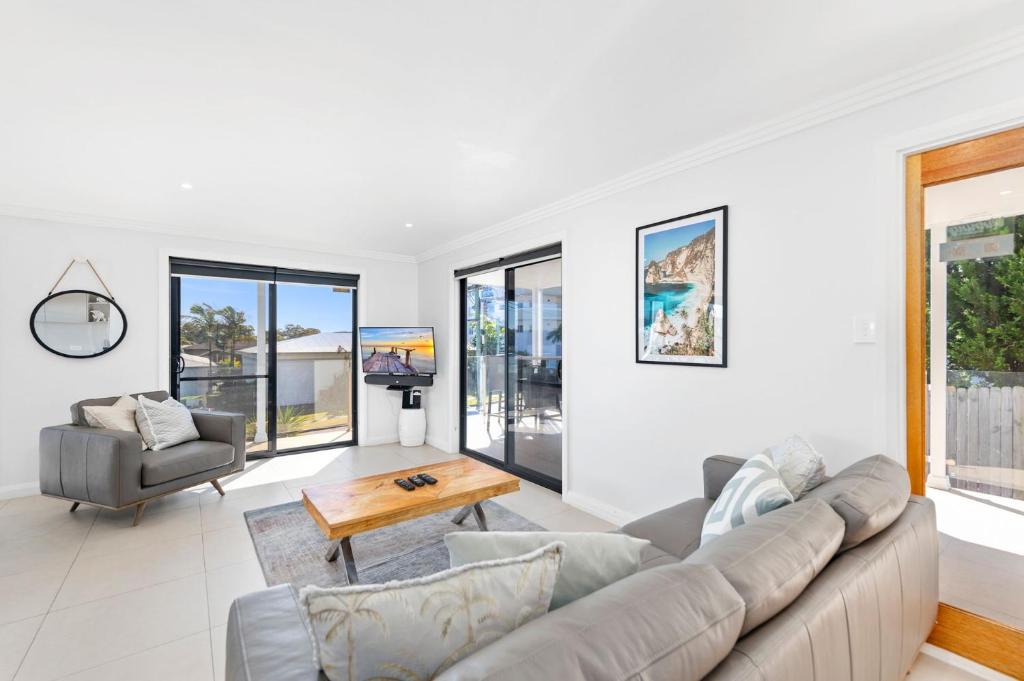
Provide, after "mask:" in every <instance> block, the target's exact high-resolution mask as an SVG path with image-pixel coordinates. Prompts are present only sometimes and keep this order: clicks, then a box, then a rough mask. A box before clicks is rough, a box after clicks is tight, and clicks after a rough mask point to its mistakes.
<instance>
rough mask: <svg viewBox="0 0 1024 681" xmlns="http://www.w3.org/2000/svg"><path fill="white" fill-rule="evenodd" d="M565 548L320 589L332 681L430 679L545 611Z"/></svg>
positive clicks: (312, 605) (322, 634)
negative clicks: (417, 575)
mask: <svg viewBox="0 0 1024 681" xmlns="http://www.w3.org/2000/svg"><path fill="white" fill-rule="evenodd" d="M564 547H565V545H564V544H561V543H559V542H553V543H551V544H548V545H547V546H544V547H541V548H539V549H537V550H536V551H531V552H530V553H527V554H525V555H522V556H516V557H515V558H506V559H503V560H493V561H486V562H483V563H473V564H471V565H463V566H462V567H457V568H452V569H451V570H445V571H444V572H438V573H437V574H434V575H430V576H429V577H422V578H420V579H410V580H405V581H400V582H388V583H386V584H367V585H365V586H364V585H358V586H344V587H335V588H331V589H321V588H320V587H316V586H307V587H306V588H304V589H302V591H300V592H299V600H300V602H301V603H302V604H303V606H305V607H306V609H307V610H308V612H309V619H310V622H311V624H312V626H313V635H314V637H315V639H316V643H317V647H318V649H319V655H320V666H321V668H322V669H323V670H324V674H326V675H327V678H328V679H330V681H347V680H348V679H372V678H376V679H433V678H435V677H437V675H438V674H440V673H441V672H442V671H444V670H445V669H447V668H448V667H450V666H452V665H453V664H455V663H456V662H458V661H459V660H461V659H462V658H464V657H467V656H468V655H470V654H472V653H473V652H474V651H476V650H478V649H480V648H483V647H484V646H486V645H487V644H489V643H491V642H493V641H496V640H498V639H499V638H501V637H502V636H504V635H505V634H507V633H509V632H510V631H512V630H514V629H516V628H517V627H520V626H522V625H524V624H526V623H527V622H529V621H530V620H532V619H535V618H537V617H540V616H541V615H543V614H545V613H546V612H547V611H548V606H549V605H550V603H551V595H552V594H553V593H554V590H555V579H556V577H557V576H558V568H559V566H560V565H561V563H562V555H563V551H564Z"/></svg>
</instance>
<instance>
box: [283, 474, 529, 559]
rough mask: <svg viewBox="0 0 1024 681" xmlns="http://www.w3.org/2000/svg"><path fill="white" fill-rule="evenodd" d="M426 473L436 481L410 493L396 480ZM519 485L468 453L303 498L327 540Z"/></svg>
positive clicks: (321, 488) (312, 491) (323, 488)
mask: <svg viewBox="0 0 1024 681" xmlns="http://www.w3.org/2000/svg"><path fill="white" fill-rule="evenodd" d="M415 473H427V474H428V475H432V476H434V477H435V478H437V484H436V485H424V486H423V487H417V488H416V489H415V491H412V492H407V491H405V490H404V489H402V488H401V487H399V486H398V485H396V484H395V483H394V480H395V478H407V477H409V476H410V475H413V474H415ZM518 490H519V478H517V477H516V476H514V475H511V474H509V473H506V472H504V471H501V470H498V469H497V468H494V467H493V466H488V465H487V464H485V463H481V462H480V461H477V460H475V459H471V458H469V457H468V456H464V457H462V458H460V459H455V460H453V461H445V462H443V463H435V464H428V465H425V466H417V467H416V468H406V469H403V470H398V471H391V472H390V473H381V474H380V475H370V476H368V477H365V478H358V479H356V480H347V481H344V482H334V483H328V484H326V485H317V486H316V487H309V488H306V489H303V490H302V503H303V505H304V506H305V507H306V510H307V511H308V512H309V515H311V516H312V517H313V520H315V521H316V524H317V525H319V526H320V530H321V531H322V532H323V533H324V535H325V536H326V537H327V538H328V539H341V538H342V537H350V536H352V535H354V534H358V533H359V532H366V531H368V530H375V529H377V528H379V527H386V526H388V525H394V524H395V523H400V522H402V521H403V520H411V519H413V518H419V517H420V516H425V515H430V514H431V513H439V512H441V511H445V510H448V509H452V508H461V507H462V506H467V505H469V504H475V503H477V502H480V501H483V500H484V499H489V498H491V497H496V496H498V495H501V494H508V493H510V492H516V491H518Z"/></svg>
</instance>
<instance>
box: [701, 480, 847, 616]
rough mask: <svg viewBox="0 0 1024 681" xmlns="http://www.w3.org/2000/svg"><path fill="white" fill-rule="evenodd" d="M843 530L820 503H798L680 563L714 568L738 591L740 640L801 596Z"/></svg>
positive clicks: (835, 516)
mask: <svg viewBox="0 0 1024 681" xmlns="http://www.w3.org/2000/svg"><path fill="white" fill-rule="evenodd" d="M843 528H844V526H843V519H842V518H840V517H839V516H838V515H837V514H836V513H835V512H834V511H833V510H832V509H831V508H830V507H829V505H828V504H827V503H825V502H824V501H822V500H821V499H809V500H806V501H798V502H796V503H795V504H791V505H789V506H785V507H784V508H780V509H778V510H776V511H772V512H771V513H769V514H767V515H763V516H761V517H759V518H756V519H754V520H751V521H750V522H749V523H746V524H745V525H742V526H741V527H737V528H736V529H734V530H730V531H729V532H727V533H725V534H724V535H722V536H721V537H718V538H717V539H716V540H715V541H713V542H709V543H708V544H705V545H704V546H701V547H700V548H699V549H697V551H695V552H694V553H692V554H690V556H689V557H687V558H686V560H685V561H683V562H684V563H692V564H698V565H711V566H713V567H715V568H717V569H718V571H719V572H721V573H722V575H723V576H724V577H725V579H726V580H727V581H728V582H729V584H731V585H732V587H733V588H734V589H736V592H737V593H739V595H740V597H742V598H743V602H744V603H745V604H746V613H745V615H744V618H743V630H742V632H741V634H740V635H741V636H742V635H745V634H746V633H747V632H749V631H751V630H752V629H754V628H755V627H757V626H758V625H760V624H762V623H764V622H766V621H767V620H770V619H771V618H772V617H774V616H775V615H777V614H778V613H780V612H782V610H784V609H785V608H786V606H788V605H789V604H790V603H792V602H793V601H795V600H796V599H797V597H798V596H800V594H801V593H803V590H804V589H805V588H807V585H808V584H810V583H811V582H812V581H813V580H814V578H815V577H816V576H817V575H818V573H819V572H821V571H822V569H824V567H825V566H826V565H827V564H828V562H829V560H831V558H832V556H833V555H835V553H836V550H837V549H838V548H839V544H840V542H841V541H842V540H843Z"/></svg>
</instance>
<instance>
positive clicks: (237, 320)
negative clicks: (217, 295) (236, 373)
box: [217, 305, 254, 368]
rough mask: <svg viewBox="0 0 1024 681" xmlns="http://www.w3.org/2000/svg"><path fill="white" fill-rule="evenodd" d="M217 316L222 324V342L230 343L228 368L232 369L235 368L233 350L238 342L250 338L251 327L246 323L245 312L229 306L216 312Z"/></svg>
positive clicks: (251, 333) (251, 334)
mask: <svg viewBox="0 0 1024 681" xmlns="http://www.w3.org/2000/svg"><path fill="white" fill-rule="evenodd" d="M217 314H218V315H220V318H221V319H222V320H223V322H224V324H223V327H222V333H223V335H224V340H225V341H227V342H228V343H230V346H229V349H228V357H229V366H231V367H232V368H233V367H234V366H235V348H236V347H237V345H238V341H239V340H242V339H243V338H246V337H252V336H253V333H254V332H253V329H252V326H251V325H250V324H247V323H246V319H245V312H243V311H242V310H236V309H235V308H234V307H232V306H230V305H225V306H224V307H222V308H221V309H219V310H217Z"/></svg>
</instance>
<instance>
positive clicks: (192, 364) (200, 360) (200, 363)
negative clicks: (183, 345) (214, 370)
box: [180, 352, 213, 369]
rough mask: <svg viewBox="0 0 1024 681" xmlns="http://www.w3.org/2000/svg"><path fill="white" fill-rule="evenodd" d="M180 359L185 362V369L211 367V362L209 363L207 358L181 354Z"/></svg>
mask: <svg viewBox="0 0 1024 681" xmlns="http://www.w3.org/2000/svg"><path fill="white" fill-rule="evenodd" d="M180 357H181V358H182V359H183V360H184V361H185V368H186V369H195V368H196V367H210V366H213V362H211V361H210V360H209V359H208V358H206V357H200V356H199V355H189V354H186V353H184V352H183V353H181V355H180Z"/></svg>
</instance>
